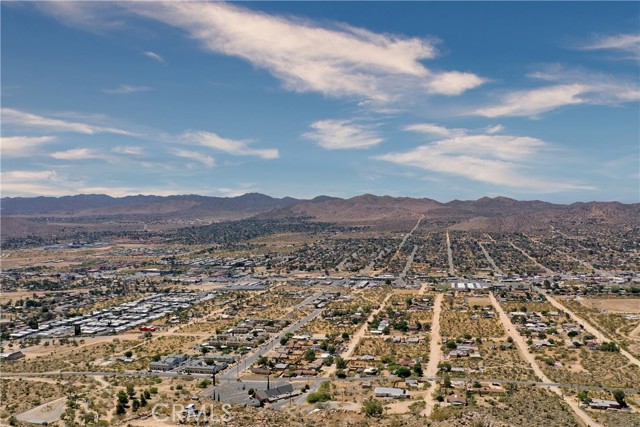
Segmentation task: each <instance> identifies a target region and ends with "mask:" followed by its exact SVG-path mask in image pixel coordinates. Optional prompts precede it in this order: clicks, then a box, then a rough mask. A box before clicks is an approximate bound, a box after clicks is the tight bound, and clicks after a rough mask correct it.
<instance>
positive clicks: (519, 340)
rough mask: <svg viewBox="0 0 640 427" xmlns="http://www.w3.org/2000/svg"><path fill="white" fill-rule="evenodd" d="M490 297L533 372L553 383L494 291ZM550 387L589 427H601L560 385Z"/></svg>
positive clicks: (546, 381) (543, 380)
mask: <svg viewBox="0 0 640 427" xmlns="http://www.w3.org/2000/svg"><path fill="white" fill-rule="evenodd" d="M489 298H490V299H491V303H492V304H493V308H494V309H495V310H496V312H497V313H498V316H499V317H500V321H501V322H502V326H503V327H504V328H506V329H507V333H508V334H509V336H510V337H511V338H512V339H513V342H514V343H516V345H517V346H518V349H519V350H520V354H521V355H522V356H523V357H524V359H525V360H526V361H527V363H529V365H531V368H532V369H533V372H534V373H535V374H536V376H537V377H538V378H539V379H540V381H542V382H545V383H551V382H552V381H551V380H550V379H549V378H548V377H547V376H546V375H545V374H544V372H542V369H540V366H539V365H538V361H537V360H536V359H535V357H534V356H533V355H532V354H531V353H530V352H529V347H528V346H527V343H526V342H525V340H524V338H523V337H522V335H520V334H519V333H518V332H517V331H516V328H515V326H514V325H513V324H512V323H511V320H510V319H509V317H508V316H507V313H505V312H504V310H503V309H502V307H500V304H499V303H498V301H497V300H496V298H495V296H494V295H493V292H492V293H490V294H489ZM549 389H550V390H551V391H553V392H554V393H555V394H557V395H558V396H560V397H561V398H563V399H564V401H565V402H566V403H567V405H569V407H570V408H571V410H572V411H573V412H574V413H575V414H576V415H577V416H578V417H579V418H580V419H581V420H582V421H583V422H584V423H585V424H586V425H587V426H589V427H601V425H600V424H598V423H597V422H595V421H594V420H593V419H592V418H591V417H590V416H589V415H588V414H587V413H586V412H584V411H583V410H582V408H580V405H579V404H578V402H577V401H575V400H574V399H572V398H571V397H569V396H564V395H563V394H562V391H561V390H560V388H559V387H549Z"/></svg>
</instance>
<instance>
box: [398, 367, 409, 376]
mask: <svg viewBox="0 0 640 427" xmlns="http://www.w3.org/2000/svg"><path fill="white" fill-rule="evenodd" d="M396 375H397V376H399V377H400V378H409V377H410V376H411V369H409V368H407V367H406V366H401V367H399V368H398V370H397V371H396Z"/></svg>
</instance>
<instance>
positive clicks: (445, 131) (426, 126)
mask: <svg viewBox="0 0 640 427" xmlns="http://www.w3.org/2000/svg"><path fill="white" fill-rule="evenodd" d="M403 130H405V131H409V132H418V133H423V134H426V135H434V136H454V135H464V134H465V133H467V130H466V129H450V128H446V127H444V126H440V125H436V124H433V123H416V124H413V125H409V126H405V127H404V128H403Z"/></svg>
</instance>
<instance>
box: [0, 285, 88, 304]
mask: <svg viewBox="0 0 640 427" xmlns="http://www.w3.org/2000/svg"><path fill="white" fill-rule="evenodd" d="M87 292H89V290H88V289H86V288H77V289H69V290H65V291H46V292H45V291H35V292H34V291H15V292H2V293H0V304H5V303H6V302H7V301H9V300H13V301H14V302H15V301H17V300H19V299H25V298H32V299H33V298H34V297H33V294H36V298H38V297H42V296H45V295H51V294H59V293H70V294H86V293H87Z"/></svg>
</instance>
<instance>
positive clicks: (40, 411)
mask: <svg viewBox="0 0 640 427" xmlns="http://www.w3.org/2000/svg"><path fill="white" fill-rule="evenodd" d="M66 401H67V398H66V397H61V398H60V399H56V400H53V401H51V402H47V403H45V404H44V405H40V406H36V407H35V408H33V409H29V410H28V411H25V412H23V413H21V414H18V415H17V416H16V418H17V419H18V420H20V421H24V422H27V423H35V424H43V423H53V422H56V421H58V420H60V416H61V415H62V414H63V413H64V409H65V403H66Z"/></svg>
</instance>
